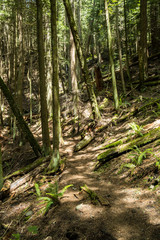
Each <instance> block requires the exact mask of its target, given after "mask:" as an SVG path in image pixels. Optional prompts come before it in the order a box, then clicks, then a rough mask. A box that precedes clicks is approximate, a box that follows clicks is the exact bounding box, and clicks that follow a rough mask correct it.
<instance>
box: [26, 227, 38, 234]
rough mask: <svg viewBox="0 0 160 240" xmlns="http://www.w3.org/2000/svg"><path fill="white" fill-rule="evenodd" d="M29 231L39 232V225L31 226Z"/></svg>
mask: <svg viewBox="0 0 160 240" xmlns="http://www.w3.org/2000/svg"><path fill="white" fill-rule="evenodd" d="M28 232H30V233H32V234H38V227H37V226H29V227H28Z"/></svg>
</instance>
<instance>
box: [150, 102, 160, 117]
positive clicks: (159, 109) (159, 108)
mask: <svg viewBox="0 0 160 240" xmlns="http://www.w3.org/2000/svg"><path fill="white" fill-rule="evenodd" d="M156 104H157V111H155V110H152V112H153V113H154V114H155V115H156V117H159V116H160V104H159V103H156Z"/></svg>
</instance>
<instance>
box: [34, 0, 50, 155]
mask: <svg viewBox="0 0 160 240" xmlns="http://www.w3.org/2000/svg"><path fill="white" fill-rule="evenodd" d="M36 4H37V44H38V57H39V78H40V101H41V123H42V139H43V150H44V154H45V155H48V154H49V153H50V139H49V129H48V111H47V100H46V76H45V64H44V40H43V26H42V18H43V17H42V1H41V0H36Z"/></svg>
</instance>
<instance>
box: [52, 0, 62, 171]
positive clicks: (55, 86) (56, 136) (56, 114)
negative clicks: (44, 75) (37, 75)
mask: <svg viewBox="0 0 160 240" xmlns="http://www.w3.org/2000/svg"><path fill="white" fill-rule="evenodd" d="M50 3H51V46H52V67H53V76H52V98H53V155H52V158H51V161H50V164H49V169H50V170H51V171H52V170H53V171H57V170H58V168H59V163H60V154H59V142H60V104H59V79H58V49H57V18H56V16H57V0H50Z"/></svg>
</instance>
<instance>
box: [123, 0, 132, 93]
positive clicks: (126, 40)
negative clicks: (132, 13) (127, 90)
mask: <svg viewBox="0 0 160 240" xmlns="http://www.w3.org/2000/svg"><path fill="white" fill-rule="evenodd" d="M124 24H125V52H126V68H127V75H128V79H129V83H130V87H131V89H132V88H133V87H132V82H131V73H130V69H129V57H128V27H127V9H126V0H124Z"/></svg>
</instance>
